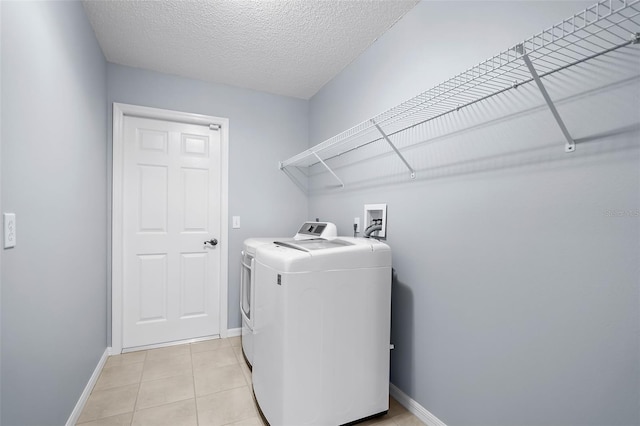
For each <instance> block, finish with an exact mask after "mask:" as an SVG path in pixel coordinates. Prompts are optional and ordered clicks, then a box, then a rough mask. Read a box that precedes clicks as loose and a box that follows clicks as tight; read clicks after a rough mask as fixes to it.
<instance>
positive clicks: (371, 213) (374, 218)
mask: <svg viewBox="0 0 640 426" xmlns="http://www.w3.org/2000/svg"><path fill="white" fill-rule="evenodd" d="M376 224H378V225H380V226H381V227H382V229H380V230H379V231H374V232H373V233H372V234H371V236H372V237H376V238H381V239H386V238H387V205H386V204H365V205H364V231H366V230H367V228H368V227H370V226H372V225H376Z"/></svg>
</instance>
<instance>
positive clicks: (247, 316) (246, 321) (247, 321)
mask: <svg viewBox="0 0 640 426" xmlns="http://www.w3.org/2000/svg"><path fill="white" fill-rule="evenodd" d="M320 237H322V238H335V237H336V225H334V224H333V223H331V222H305V223H303V224H302V226H301V227H300V229H299V230H298V232H297V233H296V235H295V236H294V237H293V238H294V240H304V239H311V238H320ZM285 238H286V237H285ZM279 239H282V238H278V237H271V238H247V239H246V240H244V244H243V246H244V247H243V249H242V253H241V256H242V259H241V261H240V314H241V316H242V331H241V340H242V353H243V354H244V359H245V361H246V362H247V364H248V365H249V368H251V367H252V365H253V328H254V317H255V315H254V312H253V306H254V305H255V294H256V292H255V279H254V278H255V273H254V258H255V255H256V250H257V248H258V247H259V246H261V245H264V244H269V243H273V242H274V241H276V240H279Z"/></svg>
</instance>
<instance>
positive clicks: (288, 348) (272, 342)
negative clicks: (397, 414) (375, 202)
mask: <svg viewBox="0 0 640 426" xmlns="http://www.w3.org/2000/svg"><path fill="white" fill-rule="evenodd" d="M255 279H256V283H257V285H256V305H255V311H256V321H255V323H254V332H255V334H254V339H255V340H254V359H253V361H254V364H253V373H252V377H253V387H254V392H255V396H256V400H257V402H258V405H259V407H260V409H261V411H262V413H263V415H264V416H265V418H266V419H267V421H268V422H269V423H270V424H272V425H278V426H280V425H283V426H287V425H291V426H299V425H341V424H346V423H351V422H355V421H358V420H360V419H364V418H368V417H372V416H375V415H379V414H384V413H385V412H387V411H388V409H389V405H388V404H389V350H390V345H389V340H390V322H391V250H390V248H389V246H387V245H386V244H384V243H382V242H380V241H377V240H375V239H366V238H348V237H338V238H334V239H330V240H328V239H311V240H304V241H295V240H289V241H281V242H276V243H273V244H266V245H262V246H260V247H258V249H257V251H256V257H255Z"/></svg>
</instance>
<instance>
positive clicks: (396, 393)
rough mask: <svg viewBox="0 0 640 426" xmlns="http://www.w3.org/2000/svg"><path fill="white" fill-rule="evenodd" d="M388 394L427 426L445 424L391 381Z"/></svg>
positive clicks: (444, 425) (441, 425) (442, 425)
mask: <svg viewBox="0 0 640 426" xmlns="http://www.w3.org/2000/svg"><path fill="white" fill-rule="evenodd" d="M389 394H390V395H391V396H392V397H394V398H395V400H396V401H398V402H399V403H400V404H401V405H403V406H404V407H405V408H406V409H407V410H409V412H410V413H411V414H413V415H415V416H416V417H417V418H419V419H420V420H421V421H422V422H423V423H424V424H426V425H427V426H447V425H446V424H444V422H443V421H442V420H440V419H439V418H437V417H436V416H434V415H433V414H431V413H430V412H429V410H427V409H426V408H424V407H423V406H422V405H420V404H418V403H417V402H416V401H415V400H413V399H412V398H411V397H410V396H409V395H407V394H406V393H404V392H402V391H401V390H400V389H399V388H397V387H396V386H395V385H394V384H393V383H389Z"/></svg>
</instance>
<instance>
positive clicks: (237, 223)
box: [231, 216, 240, 229]
mask: <svg viewBox="0 0 640 426" xmlns="http://www.w3.org/2000/svg"><path fill="white" fill-rule="evenodd" d="M232 219H233V220H232V225H231V226H232V227H233V229H238V228H240V216H233V217H232Z"/></svg>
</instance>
